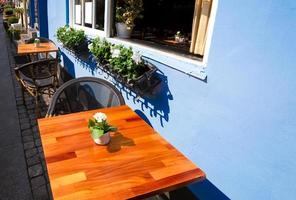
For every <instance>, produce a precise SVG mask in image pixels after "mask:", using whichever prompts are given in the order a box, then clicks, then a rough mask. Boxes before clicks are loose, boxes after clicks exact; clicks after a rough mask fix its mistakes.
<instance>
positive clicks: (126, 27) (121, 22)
mask: <svg viewBox="0 0 296 200" xmlns="http://www.w3.org/2000/svg"><path fill="white" fill-rule="evenodd" d="M142 11H143V1H142V0H118V1H117V5H116V24H115V27H116V32H117V36H118V37H120V38H130V36H131V33H132V31H133V28H134V26H135V24H134V21H135V19H136V18H141V17H143V16H142V15H141V12H142Z"/></svg>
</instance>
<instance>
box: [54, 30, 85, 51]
mask: <svg viewBox="0 0 296 200" xmlns="http://www.w3.org/2000/svg"><path fill="white" fill-rule="evenodd" d="M56 36H57V39H58V41H59V42H61V43H63V45H64V46H65V47H67V48H69V49H76V48H77V47H79V46H80V45H82V44H83V43H84V42H85V40H86V37H85V34H84V31H83V30H76V29H74V28H70V27H68V26H64V27H60V28H58V30H57V33H56Z"/></svg>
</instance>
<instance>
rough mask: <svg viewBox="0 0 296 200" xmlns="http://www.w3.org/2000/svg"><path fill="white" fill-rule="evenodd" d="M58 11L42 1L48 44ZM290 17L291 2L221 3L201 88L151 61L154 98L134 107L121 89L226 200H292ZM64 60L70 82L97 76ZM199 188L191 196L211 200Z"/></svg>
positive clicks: (293, 33)
mask: <svg viewBox="0 0 296 200" xmlns="http://www.w3.org/2000/svg"><path fill="white" fill-rule="evenodd" d="M65 5H66V2H64V3H63V4H62V3H61V2H60V0H51V1H48V10H49V12H48V14H49V16H48V17H49V20H48V21H49V36H50V38H52V39H55V38H54V35H55V30H56V29H57V27H59V26H62V25H64V24H66V20H67V17H66V8H65ZM295 19H296V1H294V0H285V1H278V0H277V1H276V0H265V1H255V0H249V1H244V2H241V1H236V0H228V1H220V2H219V6H218V13H217V17H216V23H215V28H214V35H213V41H212V45H211V50H210V56H209V63H208V66H207V67H208V68H207V73H208V81H207V83H205V82H203V81H200V80H198V79H195V78H192V77H189V76H187V75H185V74H182V73H180V72H178V71H176V70H173V69H171V68H169V67H167V66H165V65H163V64H160V63H155V64H157V66H158V67H159V69H160V70H161V71H162V72H163V74H164V75H163V78H164V79H167V84H165V86H164V92H163V93H162V95H161V96H160V97H159V98H158V99H156V100H147V99H146V100H145V99H140V100H139V101H137V100H134V98H132V97H131V96H130V95H129V94H128V93H127V92H124V91H123V95H124V96H125V98H126V100H127V103H128V105H130V106H131V107H132V108H134V109H137V110H140V111H142V112H143V113H144V114H145V115H146V117H147V118H148V119H149V121H150V123H151V124H152V126H153V127H154V128H155V129H156V130H158V132H159V133H160V134H161V135H163V136H164V137H165V138H166V139H167V140H168V141H169V142H171V143H172V144H173V145H174V146H175V147H177V148H178V149H179V150H180V151H182V152H183V153H184V154H185V155H187V156H188V157H189V158H190V159H191V160H192V161H194V162H195V163H196V164H197V165H198V166H199V167H201V168H202V169H203V170H204V171H205V172H206V174H207V178H208V180H209V183H210V184H209V185H211V184H213V185H215V187H217V188H218V189H219V190H221V191H222V192H223V193H224V194H225V195H226V196H227V197H228V198H231V199H246V200H249V199H279V200H282V199H285V200H286V199H295V196H296V184H295V177H296V159H295V155H296V145H295V144H296V134H295V133H296V94H295V93H296V78H295V75H296V66H295V65H296V64H295V63H296V40H295V37H296V25H295V23H296V21H295ZM64 56H68V57H67V58H66V59H65V62H67V63H68V64H70V65H69V67H70V71H71V72H72V73H75V75H76V76H77V77H80V76H89V75H95V76H98V77H102V76H101V75H100V74H99V72H93V71H92V70H91V69H90V68H89V67H88V66H82V65H81V64H80V62H79V61H77V60H75V58H73V57H72V56H69V55H68V54H67V53H65V55H64ZM154 59H155V60H157V58H154ZM203 187H204V185H202V184H201V185H200V187H199V188H197V190H196V191H195V192H196V194H197V195H198V196H199V197H201V199H214V197H213V192H209V190H208V191H205V190H204V188H203ZM218 196H219V195H217V196H215V197H217V199H227V198H226V197H225V196H224V197H223V195H222V196H219V198H218Z"/></svg>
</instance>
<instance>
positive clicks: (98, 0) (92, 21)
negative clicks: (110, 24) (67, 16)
mask: <svg viewBox="0 0 296 200" xmlns="http://www.w3.org/2000/svg"><path fill="white" fill-rule="evenodd" d="M73 10H74V13H73V19H72V20H73V22H74V24H75V25H78V26H82V27H87V28H92V29H97V30H101V31H104V27H105V0H74V5H73Z"/></svg>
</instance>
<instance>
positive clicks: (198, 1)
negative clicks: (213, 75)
mask: <svg viewBox="0 0 296 200" xmlns="http://www.w3.org/2000/svg"><path fill="white" fill-rule="evenodd" d="M194 7H195V8H194V15H193V23H192V36H191V45H190V53H193V54H199V55H202V56H203V55H204V49H205V41H206V38H207V30H208V22H209V18H210V13H211V7H212V0H195V6H194Z"/></svg>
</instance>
